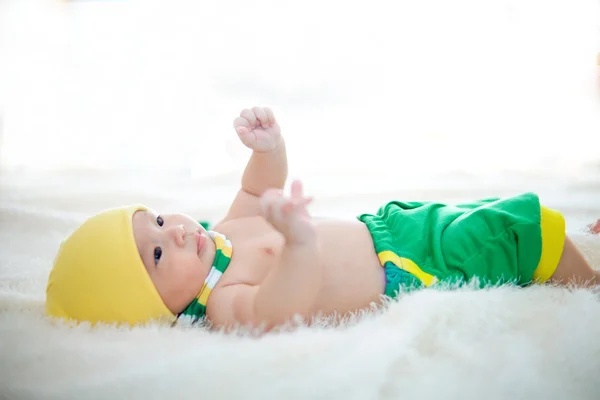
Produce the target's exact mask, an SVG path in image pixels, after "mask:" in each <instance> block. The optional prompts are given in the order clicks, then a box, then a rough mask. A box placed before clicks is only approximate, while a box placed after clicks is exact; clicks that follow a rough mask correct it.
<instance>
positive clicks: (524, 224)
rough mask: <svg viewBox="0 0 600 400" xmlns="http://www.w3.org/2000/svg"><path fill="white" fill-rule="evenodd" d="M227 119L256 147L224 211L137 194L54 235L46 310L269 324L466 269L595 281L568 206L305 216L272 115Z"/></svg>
mask: <svg viewBox="0 0 600 400" xmlns="http://www.w3.org/2000/svg"><path fill="white" fill-rule="evenodd" d="M234 128H235V131H236V132H237V135H238V136H239V138H240V140H241V141H242V143H243V144H244V145H246V146H247V147H249V148H250V149H252V150H253V153H252V155H251V157H250V160H249V162H248V164H247V166H246V168H245V171H244V174H243V177H242V185H241V189H240V190H239V192H238V193H237V195H236V197H235V199H234V200H233V203H232V204H231V206H230V208H229V211H228V213H227V214H226V216H225V217H224V218H223V220H222V221H220V222H219V223H217V224H216V225H214V227H213V228H212V229H211V230H210V231H207V230H206V229H204V227H203V226H202V225H200V224H199V223H198V222H197V221H195V220H194V219H192V218H190V217H188V216H186V215H182V214H168V215H167V214H158V213H156V212H155V211H153V210H151V209H149V208H147V207H145V206H144V205H130V206H126V207H122V208H116V209H110V210H107V211H104V212H102V213H100V214H98V215H96V216H94V217H91V218H89V219H88V220H86V221H85V222H84V223H83V224H82V225H81V226H80V227H79V228H78V229H77V230H75V232H73V233H72V234H71V235H70V236H69V237H68V238H67V239H66V240H65V241H64V242H63V243H62V244H61V247H60V249H59V251H58V254H57V256H56V259H55V262H54V265H53V268H52V271H51V273H50V276H49V281H48V287H47V291H46V292H47V297H46V311H47V314H48V315H50V316H54V317H61V318H65V319H71V320H75V321H88V322H91V323H93V324H94V323H98V322H102V323H128V324H130V325H135V324H139V323H145V322H149V321H161V320H166V321H169V322H174V321H176V320H177V319H178V318H180V317H182V316H189V317H190V318H192V320H200V319H202V320H206V321H208V322H210V325H211V326H214V327H222V328H228V327H233V326H236V325H238V324H241V325H247V326H254V327H258V326H262V327H263V328H264V329H267V330H268V329H271V328H273V327H274V326H276V325H279V324H282V323H284V322H286V321H288V320H289V319H290V318H291V317H293V316H300V317H301V318H303V319H304V320H306V321H309V320H310V318H311V317H314V316H316V315H335V316H343V315H345V314H347V313H349V312H352V311H357V310H361V309H366V308H368V307H369V306H370V305H371V304H372V303H376V304H378V303H381V301H382V299H384V298H386V296H387V297H391V298H394V297H396V296H397V295H398V294H399V293H402V292H406V291H408V290H412V289H419V288H425V287H431V286H435V285H436V284H438V283H442V282H449V283H461V282H466V281H468V280H470V279H471V278H474V277H477V278H478V279H479V280H480V282H481V285H484V284H492V285H495V284H502V283H509V282H510V283H514V284H516V285H519V286H526V285H529V284H531V283H542V282H552V283H557V284H563V285H567V284H576V285H579V286H591V285H596V284H597V283H600V275H599V272H596V271H594V270H593V269H592V268H591V267H590V265H589V264H588V263H587V262H586V260H585V259H584V257H583V256H582V254H581V253H580V252H579V251H578V250H577V248H576V247H575V246H574V244H573V242H572V241H571V240H570V239H569V238H568V237H567V236H566V234H565V222H564V218H563V216H562V215H561V214H560V213H559V212H557V211H555V210H552V209H549V208H547V207H544V206H542V205H541V204H540V202H539V199H538V197H537V196H536V195H535V194H533V193H523V194H519V195H517V196H514V197H509V198H504V199H485V200H479V201H474V202H471V203H466V204H456V205H446V204H441V203H436V202H399V201H392V202H390V203H387V204H385V205H383V206H382V207H381V208H380V209H379V210H378V211H377V212H376V213H374V214H363V215H360V216H358V218H357V219H356V220H348V221H340V220H330V219H312V218H311V217H310V215H309V213H308V212H307V205H308V204H309V203H310V202H311V199H310V198H309V197H306V196H305V194H304V192H303V187H302V183H301V182H299V181H294V182H292V184H291V193H290V195H289V196H284V194H283V193H282V189H283V188H284V185H285V183H286V178H287V159H286V148H285V142H284V139H283V137H282V135H281V130H280V127H279V125H278V123H277V121H276V119H275V116H274V115H273V112H272V111H271V110H270V109H269V108H259V107H255V108H253V109H251V110H249V109H246V110H243V111H242V112H241V114H240V117H238V118H236V119H235V121H234ZM383 295H385V296H383Z"/></svg>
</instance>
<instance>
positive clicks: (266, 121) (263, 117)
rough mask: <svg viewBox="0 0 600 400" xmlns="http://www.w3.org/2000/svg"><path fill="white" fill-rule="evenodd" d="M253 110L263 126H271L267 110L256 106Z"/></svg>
mask: <svg viewBox="0 0 600 400" xmlns="http://www.w3.org/2000/svg"><path fill="white" fill-rule="evenodd" d="M252 112H254V115H255V116H256V118H257V119H258V121H259V122H260V125H261V126H262V127H263V128H268V127H269V117H268V116H267V113H266V112H265V110H263V109H262V108H260V107H254V108H252Z"/></svg>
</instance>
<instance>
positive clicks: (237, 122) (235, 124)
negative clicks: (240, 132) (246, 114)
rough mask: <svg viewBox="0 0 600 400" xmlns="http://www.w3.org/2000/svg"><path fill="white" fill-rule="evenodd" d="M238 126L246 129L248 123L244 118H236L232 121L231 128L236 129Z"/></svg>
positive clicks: (248, 126) (248, 125)
mask: <svg viewBox="0 0 600 400" xmlns="http://www.w3.org/2000/svg"><path fill="white" fill-rule="evenodd" d="M238 126H245V127H246V128H250V123H249V122H248V120H247V119H246V118H243V117H237V118H236V119H234V120H233V127H234V128H237V127H238Z"/></svg>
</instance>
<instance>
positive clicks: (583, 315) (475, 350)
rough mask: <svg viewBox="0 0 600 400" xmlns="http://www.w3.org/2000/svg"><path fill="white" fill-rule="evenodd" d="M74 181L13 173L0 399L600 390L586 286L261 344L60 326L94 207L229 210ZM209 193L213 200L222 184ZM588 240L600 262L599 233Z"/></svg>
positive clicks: (598, 316)
mask: <svg viewBox="0 0 600 400" xmlns="http://www.w3.org/2000/svg"><path fill="white" fill-rule="evenodd" d="M70 179H71V180H70V183H69V184H68V185H66V184H60V183H59V182H58V181H53V180H51V179H43V180H38V181H37V183H36V184H35V185H27V184H25V183H23V181H22V180H21V179H12V180H6V179H5V180H3V181H2V187H1V191H0V193H1V194H0V199H1V201H0V246H1V247H0V248H1V251H0V252H1V254H2V258H1V259H0V354H1V357H0V397H3V398H11V399H15V398H18V399H28V398H31V399H33V398H36V399H38V398H47V399H120V398H123V399H125V398H126V399H137V398H139V399H142V398H143V399H152V398H157V399H164V398H174V399H188V398H189V399H209V398H217V399H225V398H248V399H254V398H255V399H283V398H285V399H294V398H298V399H305V398H311V399H330V398H335V399H379V398H381V399H386V398H397V399H433V398H436V399H439V398H445V399H464V398H468V399H481V398H486V399H507V398H510V399H567V398H570V399H597V398H600V341H599V338H600V302H599V301H598V297H597V295H596V294H594V293H593V292H592V291H585V290H567V289H558V288H550V287H543V286H540V287H532V288H528V289H516V288H510V287H503V288H497V289H492V290H484V291H474V290H468V289H462V290H459V291H452V292H442V291H434V290H427V291H422V292H419V293H414V294H411V295H409V296H406V297H403V298H402V299H401V300H400V301H397V302H393V303H391V304H390V305H389V307H388V308H387V309H386V310H381V312H374V313H372V314H368V315H365V316H364V318H360V319H356V320H354V321H349V322H348V323H347V324H345V325H343V326H342V327H337V328H336V327H318V328H317V327H314V328H300V329H297V330H294V331H291V332H280V333H274V334H270V335H267V336H265V337H261V338H256V337H250V336H242V335H229V336H225V335H221V334H214V333H208V332H206V331H203V330H202V329H190V328H185V327H175V328H168V327H155V326H154V327H144V328H135V329H117V328H114V327H98V328H93V329H92V328H90V327H88V326H79V327H75V328H74V327H68V326H64V325H60V324H56V323H53V322H51V321H48V320H47V319H46V318H44V316H43V301H44V290H45V284H46V278H47V274H48V272H49V270H50V266H51V262H52V258H53V255H54V252H55V251H56V248H57V246H58V244H59V242H60V240H61V239H62V238H63V237H64V236H65V235H66V234H67V233H68V232H69V231H70V230H72V229H73V228H74V227H75V226H76V225H77V223H78V222H80V221H81V220H82V219H83V218H84V217H85V215H86V214H87V213H90V212H93V211H95V210H97V209H98V208H101V207H105V206H110V205H113V204H117V203H121V202H127V201H130V200H133V199H134V198H135V199H136V200H139V201H149V202H151V205H153V206H155V207H166V208H176V207H180V208H183V209H184V211H189V212H204V213H205V214H204V215H206V216H210V215H213V214H216V213H218V212H220V211H222V207H223V206H224V205H225V203H224V202H223V204H220V205H219V206H215V207H214V208H211V206H210V204H209V205H208V206H206V207H205V208H203V209H202V210H199V209H196V208H194V207H193V206H189V204H190V203H186V202H185V201H183V200H182V201H175V200H173V198H168V199H167V198H159V197H152V198H151V197H149V196H148V195H146V194H145V192H144V191H143V190H141V189H140V190H138V189H135V190H134V189H131V188H128V187H125V186H122V187H118V185H113V186H110V187H109V186H102V184H100V183H97V182H98V181H95V183H94V184H92V183H91V181H89V180H86V179H83V178H82V177H77V176H72V177H70ZM78 183H86V184H87V186H85V187H86V188H87V192H86V193H83V194H81V190H82V189H81V187H82V186H78ZM171 183H172V184H173V187H175V186H177V183H176V182H175V183H173V182H171ZM188 186H189V184H188ZM90 188H92V189H90ZM195 190H196V192H193V193H196V194H198V193H202V194H203V195H205V196H206V194H207V192H206V190H208V189H207V188H206V187H204V188H203V187H202V185H200V186H198V187H197V189H195ZM203 190H204V192H203ZM218 190H219V188H218V187H217V188H215V187H214V185H213V192H208V193H212V194H213V195H214V194H215V193H216V192H218ZM76 193H79V194H76ZM119 193H120V195H119ZM179 194H181V193H178V194H177V195H179ZM174 197H176V195H174ZM178 198H181V199H189V198H190V197H189V196H180V197H178ZM213 198H214V197H213ZM108 199H111V200H110V201H109V200H108ZM354 200H355V201H356V199H354ZM359 203H360V202H359ZM363 203H366V201H363ZM219 207H221V208H219ZM326 208H327V207H325V206H323V207H322V210H323V211H326ZM594 211H598V209H596V210H594ZM574 236H575V239H576V241H577V242H578V243H580V244H582V246H583V248H584V250H585V251H586V253H587V254H588V255H590V257H591V259H592V261H593V263H594V265H595V266H596V268H598V267H600V251H599V250H600V240H599V238H597V237H594V236H590V235H585V234H583V233H575V234H574Z"/></svg>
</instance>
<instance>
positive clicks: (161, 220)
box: [156, 215, 165, 226]
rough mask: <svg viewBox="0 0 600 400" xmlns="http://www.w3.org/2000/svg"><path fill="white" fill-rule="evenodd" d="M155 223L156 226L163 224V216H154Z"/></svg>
mask: <svg viewBox="0 0 600 400" xmlns="http://www.w3.org/2000/svg"><path fill="white" fill-rule="evenodd" d="M156 223H157V224H158V226H163V224H164V223H165V221H164V220H163V218H162V217H161V216H160V215H159V216H158V217H156Z"/></svg>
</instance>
